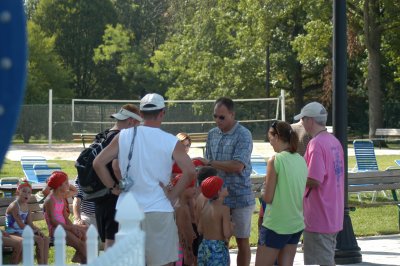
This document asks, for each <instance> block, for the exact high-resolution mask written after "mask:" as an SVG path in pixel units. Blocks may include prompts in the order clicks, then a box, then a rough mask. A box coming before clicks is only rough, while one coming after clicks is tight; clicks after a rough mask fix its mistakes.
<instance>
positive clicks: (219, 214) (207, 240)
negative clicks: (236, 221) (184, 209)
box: [197, 176, 233, 266]
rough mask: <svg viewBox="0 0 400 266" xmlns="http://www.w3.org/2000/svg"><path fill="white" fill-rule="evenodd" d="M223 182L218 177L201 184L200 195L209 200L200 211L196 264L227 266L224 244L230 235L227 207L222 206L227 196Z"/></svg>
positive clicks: (227, 259) (231, 226)
mask: <svg viewBox="0 0 400 266" xmlns="http://www.w3.org/2000/svg"><path fill="white" fill-rule="evenodd" d="M223 183H224V181H223V180H222V178H220V177H218V176H210V177H208V178H207V179H205V180H204V181H203V182H202V184H201V193H202V194H203V195H204V196H205V197H206V198H208V199H209V202H208V203H206V204H205V206H204V207H203V210H202V211H201V215H200V219H199V225H198V230H199V233H200V234H202V235H203V240H202V242H201V244H200V247H199V253H198V257H197V264H198V265H199V266H202V265H229V263H230V259H229V250H228V246H227V244H226V242H227V241H228V239H229V238H230V237H231V235H232V231H233V230H232V229H233V224H232V223H231V217H230V210H229V207H227V206H226V205H224V199H225V197H226V196H228V190H227V188H226V187H225V188H223V187H222V185H223Z"/></svg>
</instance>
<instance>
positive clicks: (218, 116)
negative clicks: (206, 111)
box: [213, 115, 225, 120]
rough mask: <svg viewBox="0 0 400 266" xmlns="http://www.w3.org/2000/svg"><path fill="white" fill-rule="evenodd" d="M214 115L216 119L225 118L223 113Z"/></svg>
mask: <svg viewBox="0 0 400 266" xmlns="http://www.w3.org/2000/svg"><path fill="white" fill-rule="evenodd" d="M213 116H214V119H217V118H218V119H219V120H224V119H225V116H223V115H213Z"/></svg>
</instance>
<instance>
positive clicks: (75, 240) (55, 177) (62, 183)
mask: <svg viewBox="0 0 400 266" xmlns="http://www.w3.org/2000/svg"><path fill="white" fill-rule="evenodd" d="M47 185H48V186H49V187H50V188H51V192H50V194H49V196H47V198H46V200H45V201H44V209H45V213H44V218H45V220H46V223H47V226H48V228H49V234H50V237H52V238H53V237H54V231H55V229H56V227H57V226H58V225H60V226H62V227H63V228H64V230H65V233H66V242H67V245H68V246H71V247H73V248H74V249H75V250H76V252H75V255H74V257H73V259H72V262H76V263H83V264H85V263H86V230H85V229H83V228H82V227H80V226H78V225H74V224H72V222H71V221H70V220H69V217H68V214H67V210H66V208H65V206H64V205H65V195H66V193H67V190H68V189H69V182H68V176H67V174H66V173H64V172H62V171H55V172H53V174H52V175H51V176H50V178H49V180H48V183H47Z"/></svg>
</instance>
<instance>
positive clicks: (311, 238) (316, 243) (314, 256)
mask: <svg viewBox="0 0 400 266" xmlns="http://www.w3.org/2000/svg"><path fill="white" fill-rule="evenodd" d="M336 236H337V233H334V234H322V233H313V232H307V231H304V232H303V240H304V264H305V265H315V264H317V265H335V248H336Z"/></svg>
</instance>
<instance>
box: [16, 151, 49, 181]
mask: <svg viewBox="0 0 400 266" xmlns="http://www.w3.org/2000/svg"><path fill="white" fill-rule="evenodd" d="M36 163H47V160H46V158H44V157H43V156H22V157H21V166H22V170H23V172H24V175H25V177H26V179H27V180H28V181H29V182H32V183H39V182H38V180H37V177H36V174H35V171H34V170H33V165H34V164H36Z"/></svg>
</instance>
